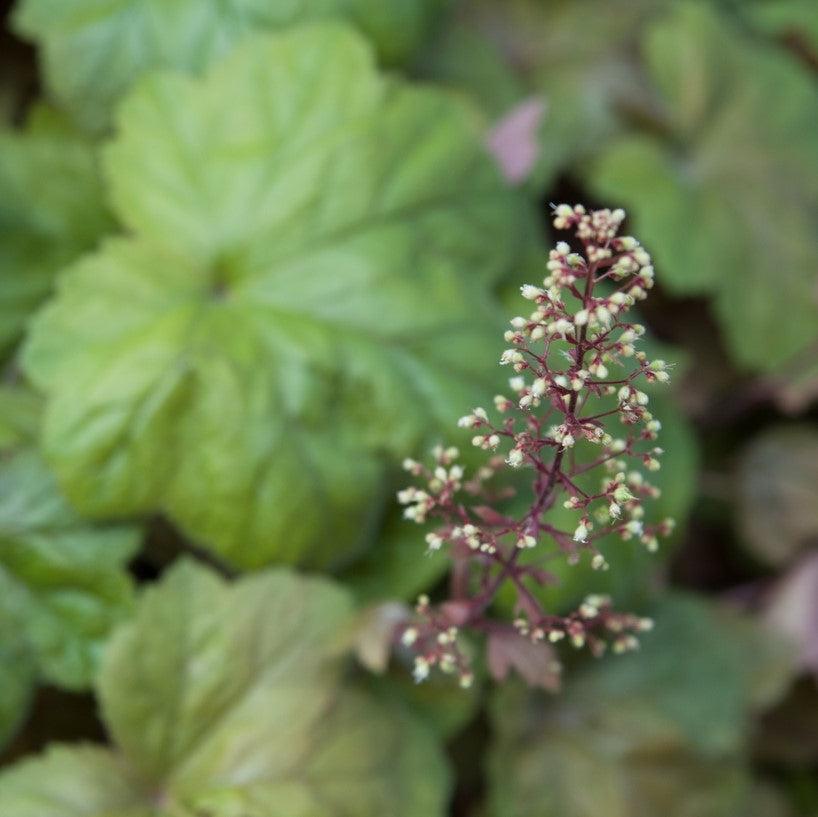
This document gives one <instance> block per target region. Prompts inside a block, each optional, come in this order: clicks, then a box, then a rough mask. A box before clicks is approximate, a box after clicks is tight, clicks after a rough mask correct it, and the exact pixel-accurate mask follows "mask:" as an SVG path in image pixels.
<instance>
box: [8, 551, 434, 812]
mask: <svg viewBox="0 0 818 817" xmlns="http://www.w3.org/2000/svg"><path fill="white" fill-rule="evenodd" d="M351 613H352V604H351V600H350V597H349V596H348V595H347V594H346V593H345V592H344V591H342V590H341V589H340V588H339V587H337V586H335V585H333V584H331V583H330V582H328V581H326V580H324V579H307V578H301V577H299V576H297V575H295V574H294V573H292V572H289V571H287V570H278V571H269V572H262V573H259V574H256V575H254V576H253V577H251V578H246V579H243V580H241V581H239V582H237V583H235V584H227V583H226V582H224V581H223V580H221V579H220V578H218V577H217V576H216V575H215V574H213V573H212V572H211V571H209V570H208V569H206V568H204V567H201V566H198V565H196V564H194V563H192V562H182V563H181V564H178V565H176V566H175V567H174V568H172V569H171V571H170V572H169V573H168V574H166V576H165V577H164V578H163V579H162V581H161V582H160V583H159V584H158V585H154V586H152V587H151V588H150V589H149V590H147V591H146V593H145V595H144V596H143V598H142V600H141V602H140V605H139V609H138V613H137V616H136V618H135V619H134V620H133V621H132V622H131V623H130V624H128V625H126V626H125V627H123V628H122V629H121V630H120V631H119V633H118V634H117V636H115V637H114V639H113V641H112V644H111V647H110V649H109V651H108V652H107V654H106V659H105V665H104V669H103V672H102V674H101V677H100V690H99V691H100V694H101V699H102V705H103V716H104V718H105V720H106V723H107V726H108V728H109V731H110V734H111V735H112V737H113V740H114V743H115V744H116V746H115V749H114V750H112V752H111V753H101V754H100V755H99V756H98V757H97V758H95V759H94V763H93V764H88V765H89V767H90V768H88V769H87V770H86V771H85V776H86V779H85V781H84V783H85V789H86V791H85V792H83V793H82V794H80V793H75V792H76V784H75V783H74V779H75V777H76V776H77V775H76V774H70V772H71V771H72V770H73V769H75V768H76V767H77V766H78V765H79V764H80V763H81V761H82V759H83V758H82V757H81V755H80V754H79V753H80V752H82V751H84V750H78V749H68V748H66V749H62V750H59V752H57V753H54V754H52V755H51V758H52V763H51V768H49V767H46V766H45V765H43V764H44V763H45V762H44V761H28V762H27V763H24V764H21V765H20V766H18V767H16V768H12V769H11V770H10V771H8V772H6V773H5V774H3V775H0V811H2V813H3V814H9V815H14V817H18V812H17V811H15V808H18V807H19V808H20V809H21V810H20V812H19V817H28V815H29V814H31V815H32V817H33V815H34V813H35V812H34V811H30V812H26V811H22V806H23V805H26V804H27V803H29V802H33V803H37V802H38V799H40V800H41V799H42V798H44V796H45V795H47V796H48V798H49V799H50V800H53V801H54V802H61V801H62V800H66V799H69V798H76V800H77V801H78V802H80V803H83V804H84V805H83V810H78V811H77V812H76V813H77V814H78V815H83V817H125V816H126V815H127V817H131V815H137V814H138V815H141V814H142V813H145V814H147V813H153V812H152V808H156V810H157V813H161V814H163V815H164V814H168V815H171V814H172V815H199V814H202V815H203V814H207V815H209V816H210V817H238V815H243V816H244V817H249V815H252V817H280V815H287V817H314V815H316V814H355V815H356V817H414V815H419V814H423V815H424V816H426V815H428V817H441V815H442V814H443V808H444V802H445V797H446V788H447V786H446V780H447V772H446V766H445V760H444V758H443V756H442V753H441V751H440V749H439V747H438V746H437V744H436V742H435V740H434V739H433V737H432V736H431V733H430V731H429V730H428V729H427V728H426V727H425V726H424V725H423V724H422V723H421V722H420V721H419V720H418V719H417V718H415V717H413V716H411V715H410V714H408V713H407V712H406V711H404V710H403V709H402V708H401V707H400V706H398V705H397V704H395V703H387V702H383V701H380V700H378V699H377V698H376V697H374V696H371V695H368V694H366V693H364V692H362V691H360V690H358V689H355V688H354V687H352V686H350V685H349V684H348V683H343V682H342V681H341V678H340V669H341V664H340V660H339V659H340V657H341V652H342V647H343V645H344V642H345V641H346V640H347V639H348V634H347V633H345V630H346V629H347V627H348V625H349V622H350V616H351ZM115 764H118V765H121V769H122V771H120V772H114V771H113V770H112V771H111V774H110V775H107V776H103V778H102V779H95V777H96V775H97V773H98V772H100V770H104V769H105V768H112V767H113V766H114V765H115ZM66 770H68V771H66ZM51 772H53V773H51ZM81 772H82V770H80V773H81ZM43 776H45V779H42V780H40V781H39V782H38V778H42V777H43ZM89 778H90V779H89ZM137 779H138V780H140V781H141V785H140V790H134V789H133V788H131V787H129V784H128V783H127V781H129V780H137ZM112 782H117V783H118V785H117V786H116V787H115V788H114V787H113V786H112V785H111V783H112ZM117 792H119V794H118V796H119V798H121V799H120V800H119V801H118V802H117V801H115V800H114V799H113V798H114V795H115V794H116V793H117ZM69 802H70V799H69ZM86 804H87V805H86ZM67 813H68V814H69V815H70V817H73V812H67ZM38 817H50V812H47V811H44V812H43V813H40V814H38Z"/></svg>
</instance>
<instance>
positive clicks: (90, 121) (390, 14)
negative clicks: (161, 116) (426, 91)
mask: <svg viewBox="0 0 818 817" xmlns="http://www.w3.org/2000/svg"><path fill="white" fill-rule="evenodd" d="M441 5H442V4H441V0H377V2H375V1H374V0H284V2H282V0H277V2H272V3H271V2H268V1H267V0H181V2H180V1H179V0H176V2H167V0H115V2H100V0H22V2H21V3H20V4H19V7H18V10H17V13H16V17H15V24H16V28H17V30H18V31H19V32H20V33H21V34H23V35H24V36H27V37H29V38H31V39H32V40H34V41H35V42H36V43H37V44H38V45H39V46H40V48H41V49H42V51H41V60H42V69H43V73H44V75H45V79H46V83H47V86H48V89H49V91H50V92H51V94H52V95H53V96H54V97H55V99H56V100H58V101H59V102H60V103H61V104H62V105H64V106H65V107H66V108H67V109H68V110H69V111H70V112H71V113H72V114H73V115H75V116H76V117H77V119H78V120H79V121H80V122H81V123H82V124H83V125H84V126H85V127H87V128H89V129H92V130H99V129H102V128H105V127H106V126H107V125H108V124H110V120H111V112H112V110H113V107H114V105H115V103H116V102H117V101H118V100H119V99H120V98H121V97H122V96H124V95H125V94H126V93H127V92H128V91H129V90H130V88H131V87H132V86H133V85H134V83H135V82H136V81H137V80H138V79H139V78H140V77H141V76H142V75H144V74H146V73H148V72H150V71H152V70H155V69H162V68H173V69H180V70H188V71H200V70H202V69H204V68H206V67H207V66H208V65H210V64H211V63H212V62H214V61H215V60H217V59H218V58H220V57H222V56H223V55H225V54H227V53H229V52H230V51H231V50H232V49H233V47H234V46H235V45H236V43H237V42H239V41H240V40H241V39H242V38H244V37H246V36H247V34H248V33H250V32H253V31H267V30H276V29H280V28H284V27H286V26H289V25H292V24H294V23H300V22H306V21H311V20H321V19H346V20H348V21H350V22H353V23H355V24H356V25H357V26H358V27H359V28H360V29H361V30H362V31H363V32H365V33H366V34H367V35H369V36H370V37H371V39H372V40H373V42H374V43H375V45H376V46H377V48H378V50H379V53H380V54H381V56H382V57H383V59H384V60H385V61H387V62H389V63H399V62H403V61H405V60H406V59H408V58H409V56H410V55H411V54H412V52H413V51H414V49H415V47H416V46H417V43H418V42H419V41H420V40H421V39H422V38H423V36H424V35H425V33H426V32H427V30H428V29H429V27H430V26H431V24H432V23H433V22H434V19H435V17H436V15H437V14H438V12H439V10H440V7H441Z"/></svg>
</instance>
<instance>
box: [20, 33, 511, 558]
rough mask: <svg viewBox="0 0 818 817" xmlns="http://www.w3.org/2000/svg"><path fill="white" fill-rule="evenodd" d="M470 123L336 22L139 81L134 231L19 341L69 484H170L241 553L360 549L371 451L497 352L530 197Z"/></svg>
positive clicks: (122, 172) (125, 180) (133, 110)
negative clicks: (199, 68) (384, 70)
mask: <svg viewBox="0 0 818 817" xmlns="http://www.w3.org/2000/svg"><path fill="white" fill-rule="evenodd" d="M473 125H474V122H473V117H472V112H471V110H470V109H469V108H467V107H465V106H463V105H462V104H461V102H460V101H459V100H457V99H455V98H453V97H451V96H449V95H447V94H444V93H440V92H436V91H432V90H419V89H416V88H412V87H409V86H406V85H402V84H398V83H396V82H394V81H391V80H385V79H384V78H382V77H381V76H379V75H378V74H377V72H376V71H375V69H374V66H373V62H372V57H371V54H370V53H369V51H368V49H367V47H366V45H365V43H364V42H363V41H361V40H360V38H358V37H357V36H356V35H354V34H353V33H352V32H350V31H348V30H345V29H342V28H340V27H334V26H325V27H307V28H302V29H297V30H293V31H291V32H289V33H287V34H283V35H280V36H278V37H270V38H263V39H255V40H254V41H253V42H250V43H247V44H246V45H245V46H243V47H242V48H240V49H239V50H238V51H237V52H236V53H235V54H234V55H233V56H232V57H231V58H230V59H229V60H228V61H226V62H224V63H222V64H221V65H219V66H218V67H216V68H215V69H214V70H213V71H212V72H211V73H210V74H209V75H208V77H207V78H206V79H205V80H204V81H191V80H187V79H184V78H182V77H179V76H162V77H155V78H152V79H150V80H148V81H146V82H145V83H143V84H142V86H141V87H140V89H139V90H138V91H137V92H136V93H135V94H134V96H132V97H131V98H130V99H129V100H128V101H127V102H126V103H125V105H124V107H123V109H122V113H121V120H120V136H119V137H118V139H117V140H116V141H115V143H114V145H113V147H112V148H111V149H110V151H109V153H108V156H107V166H108V171H109V177H110V183H111V186H112V191H113V198H114V201H115V204H116V209H117V211H118V213H119V215H120V216H121V217H122V219H123V220H124V222H125V224H126V225H127V226H128V227H130V228H131V229H132V230H133V231H134V232H135V233H136V236H135V237H132V238H128V239H121V240H116V241H111V242H109V243H108V244H106V245H105V247H104V248H103V250H102V251H101V252H100V253H98V254H97V255H94V256H90V257H87V258H85V259H84V260H82V261H81V262H79V263H78V264H77V265H76V266H75V267H74V268H73V269H72V270H70V271H68V272H67V273H66V275H65V277H64V278H63V280H62V285H61V288H60V292H59V294H58V296H57V298H56V299H55V300H54V301H53V302H52V304H51V305H50V306H49V307H47V308H46V309H45V310H44V311H43V312H42V313H41V315H40V316H39V319H38V320H37V321H36V323H35V325H34V326H33V328H32V332H31V335H30V338H29V343H28V344H27V347H26V350H25V355H24V357H25V366H26V369H27V371H28V373H29V374H30V375H31V377H32V378H33V379H34V381H35V382H36V383H37V384H38V385H39V386H40V387H42V388H43V389H44V390H45V391H46V392H47V393H48V395H49V398H50V399H49V405H48V408H47V412H46V420H45V448H46V451H47V454H48V457H49V459H50V461H51V462H52V463H53V464H54V466H55V468H56V470H57V473H58V475H59V476H60V479H61V482H62V484H63V485H64V487H65V490H66V491H67V493H68V495H69V497H70V498H71V500H72V501H73V502H75V503H76V505H77V506H78V507H79V508H80V509H81V510H82V511H83V512H85V513H90V514H95V515H96V514H121V513H134V512H141V511H148V510H151V509H155V508H162V509H164V510H166V511H167V512H168V514H169V515H170V516H171V517H172V518H173V519H174V520H175V521H176V522H178V523H179V524H180V525H181V526H182V527H183V528H184V529H185V530H186V531H187V532H188V533H189V534H190V535H191V536H192V537H194V538H195V539H197V540H200V541H201V542H202V543H203V544H204V545H206V546H209V547H212V548H213V549H214V550H216V551H217V552H218V553H220V554H221V555H222V556H224V557H225V558H227V559H229V560H230V561H231V562H232V563H234V564H236V565H239V566H243V567H255V566H258V565H261V564H264V563H266V562H269V561H271V560H281V561H291V562H296V561H298V562H301V563H308V564H311V565H320V566H325V565H328V564H331V565H333V566H337V565H338V564H339V563H343V561H345V560H346V559H347V558H349V556H350V555H353V554H354V553H355V551H356V550H357V549H358V547H359V546H360V544H361V541H362V535H363V534H368V533H369V531H368V529H367V525H368V521H369V520H370V519H371V516H370V515H371V514H373V513H375V512H377V510H378V509H377V504H376V503H373V501H372V496H373V492H374V486H375V485H376V484H378V482H379V479H380V467H379V465H378V462H377V460H376V458H375V454H376V453H380V452H382V451H383V450H384V449H385V448H388V449H389V450H390V451H392V452H396V453H401V452H405V451H407V450H408V449H409V447H410V446H412V445H414V444H415V443H416V442H417V441H418V440H419V439H420V438H421V437H423V436H425V435H427V434H430V433H433V429H434V426H435V423H436V422H438V421H442V422H444V423H445V424H446V425H447V426H448V425H449V424H450V423H451V422H452V419H453V418H454V417H456V416H457V415H458V412H460V411H462V407H463V406H464V405H466V406H468V405H471V404H473V401H474V400H476V399H478V398H484V397H485V396H486V395H485V390H486V388H487V386H486V383H487V381H488V380H490V379H491V376H492V374H493V372H492V369H493V367H492V365H491V361H493V360H496V354H497V352H498V350H499V344H498V340H499V339H498V338H496V337H495V335H494V331H495V326H494V311H493V309H492V307H493V304H492V302H491V301H490V299H489V297H488V295H487V286H486V285H487V283H488V282H489V281H491V280H494V279H496V278H497V277H498V276H499V275H500V274H502V273H503V272H504V271H505V269H506V268H507V267H508V265H509V264H510V263H511V261H512V260H513V259H514V257H515V255H516V252H517V250H516V248H515V241H516V239H517V238H518V237H519V226H518V224H517V222H516V219H517V218H518V217H521V216H522V217H524V216H525V211H523V210H521V209H520V204H521V200H520V199H518V198H517V197H516V196H514V195H513V194H512V193H511V192H510V191H508V190H506V188H505V187H504V186H503V184H502V183H501V181H500V180H499V177H498V174H497V171H496V169H495V168H494V167H493V165H492V163H491V161H490V159H489V158H488V157H487V156H486V154H485V153H484V151H483V148H482V146H481V144H480V142H479V140H478V139H477V138H476V133H475V131H474V128H473ZM487 361H488V362H489V363H488V368H487ZM486 372H488V373H489V374H488V375H486ZM305 509H306V512H305ZM342 519H343V520H346V522H348V524H345V525H342V526H341V527H340V529H338V520H342Z"/></svg>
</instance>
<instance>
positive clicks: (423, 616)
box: [397, 204, 673, 686]
mask: <svg viewBox="0 0 818 817" xmlns="http://www.w3.org/2000/svg"><path fill="white" fill-rule="evenodd" d="M624 218H625V213H624V211H622V210H613V211H611V210H607V209H605V210H595V211H591V212H587V211H586V209H585V208H584V207H582V206H581V205H577V206H575V207H571V206H569V205H567V204H561V205H559V206H557V207H555V208H554V227H555V228H556V229H558V230H571V231H573V233H574V235H575V237H576V239H577V244H578V245H581V247H582V250H581V252H573V251H572V249H571V247H570V246H569V245H568V243H566V242H564V241H560V242H559V243H558V244H557V246H556V248H555V249H553V250H552V251H551V253H550V256H549V259H550V260H549V261H548V276H547V277H546V278H545V280H544V281H543V285H542V286H541V287H539V286H534V285H530V284H527V285H525V286H523V287H522V288H521V292H522V296H523V297H524V298H525V299H526V300H528V301H531V302H532V303H533V304H534V307H535V308H534V311H533V312H532V313H531V314H530V315H529V316H528V317H516V318H513V319H512V320H511V327H512V328H511V329H510V330H509V331H507V332H506V334H505V339H506V341H507V342H508V343H509V344H510V348H509V349H507V350H506V351H504V352H503V354H502V357H501V359H500V363H501V364H502V365H504V366H509V367H511V368H512V369H513V370H514V372H515V373H516V374H515V376H514V377H512V378H511V380H510V381H509V384H510V387H511V390H512V391H513V392H514V394H515V395H516V397H515V399H511V398H509V397H506V396H504V395H498V396H497V397H495V399H494V403H495V408H496V411H497V414H498V419H497V420H496V421H495V420H493V419H492V418H491V417H490V416H489V413H488V412H487V411H486V410H485V409H484V408H475V409H474V411H472V413H471V414H468V415H466V416H465V417H461V418H460V420H459V422H458V425H459V426H461V427H462V428H468V429H472V430H473V431H474V432H475V435H474V437H473V439H472V443H473V444H474V445H475V446H477V447H478V448H480V449H483V450H485V451H486V452H499V451H501V450H502V452H503V453H502V454H499V453H491V454H489V459H488V462H487V464H486V465H485V466H484V467H482V468H480V469H479V470H478V471H477V472H476V473H475V474H474V475H473V476H472V477H470V478H467V477H466V475H465V472H464V468H463V467H462V466H461V465H459V464H457V459H458V451H457V449H456V448H444V447H443V446H438V447H436V448H435V449H434V451H433V458H434V463H433V465H432V466H431V467H426V466H425V465H423V464H421V463H419V462H416V461H414V460H406V461H405V462H404V467H405V469H406V470H407V471H409V472H410V473H411V474H412V475H413V476H415V477H420V478H422V479H423V481H424V485H423V486H422V487H416V486H415V487H409V488H406V489H405V490H402V491H400V492H399V494H398V499H399V501H400V502H401V503H402V504H403V505H405V506H406V508H405V511H404V515H405V516H406V518H407V519H411V520H413V521H415V522H417V523H420V524H422V523H425V522H427V520H434V521H436V522H437V525H436V527H435V528H434V530H432V531H431V532H429V533H427V535H426V543H427V545H428V547H429V549H430V550H432V551H439V550H441V549H442V548H444V547H445V548H447V549H448V553H449V555H450V557H451V560H452V569H451V574H450V584H449V587H450V597H449V598H448V599H446V600H445V601H443V602H441V603H439V604H432V603H431V602H430V600H429V598H428V597H426V596H421V597H420V598H419V599H418V603H417V607H416V613H417V615H416V617H415V618H414V620H413V621H411V622H409V623H406V624H405V625H403V626H402V628H401V629H400V631H399V632H398V634H397V636H398V637H399V639H400V641H401V642H402V644H403V645H404V646H405V647H407V648H410V649H411V650H412V651H413V653H414V677H415V679H416V680H417V681H422V680H424V679H425V678H427V677H428V675H429V673H430V671H431V669H432V668H433V667H439V668H440V669H441V670H442V671H443V672H445V673H450V674H457V675H458V676H459V679H460V683H461V684H462V685H463V686H469V685H470V684H471V683H472V679H473V675H472V670H471V668H470V661H469V659H468V657H467V655H466V652H465V651H464V649H463V647H462V644H460V643H459V640H458V638H459V633H460V632H461V631H462V630H463V629H464V628H466V629H470V630H473V631H477V632H481V633H485V634H487V635H488V636H489V638H490V639H492V638H494V639H497V638H504V637H505V638H508V639H510V640H515V641H518V642H519V641H520V639H524V642H523V643H525V644H526V645H529V647H539V648H541V649H542V650H543V651H544V652H545V653H547V654H548V661H549V662H550V663H549V666H550V667H551V669H552V670H553V671H554V672H556V671H558V669H559V663H558V662H557V661H556V659H555V658H554V657H553V655H552V654H551V650H550V647H549V646H548V644H549V643H556V642H558V641H561V640H563V639H565V638H567V639H568V641H570V643H571V644H573V646H574V647H576V648H582V647H584V646H587V647H588V648H589V649H590V650H591V652H592V653H593V654H594V655H597V656H599V655H601V654H602V653H603V652H604V651H605V649H606V648H607V646H608V645H609V644H610V645H611V646H612V649H613V651H614V652H617V653H621V652H626V651H629V650H632V649H635V648H636V647H637V646H638V641H637V637H636V634H637V633H639V632H642V631H645V630H648V629H650V628H651V626H652V622H651V621H650V620H649V619H645V618H641V617H639V616H636V615H633V614H629V613H620V612H616V611H615V610H614V609H613V607H612V603H611V600H610V598H608V597H607V596H600V595H591V596H588V597H587V598H586V599H585V601H584V603H583V604H582V605H581V606H580V607H579V609H577V610H576V611H574V612H572V613H570V614H569V615H557V614H554V613H550V612H548V611H547V610H545V609H543V606H542V604H541V603H540V601H539V600H538V599H537V597H536V596H535V594H534V593H533V592H532V590H531V586H532V584H545V583H548V582H550V581H553V580H554V577H553V576H552V575H551V574H549V573H548V572H547V571H546V570H544V569H543V568H542V563H543V562H545V561H546V560H547V559H549V558H553V557H554V556H559V555H562V556H563V557H564V558H566V559H567V560H568V562H569V563H570V564H577V563H578V562H579V560H580V559H581V558H583V557H584V555H585V554H587V557H588V558H589V559H590V562H591V566H592V567H593V568H594V569H596V570H607V569H608V562H607V560H606V556H605V554H604V553H603V552H602V550H601V548H600V543H601V542H602V540H603V539H604V538H605V537H606V536H608V535H609V534H612V533H613V534H617V535H618V536H619V537H620V538H621V539H623V540H629V539H632V538H634V537H638V539H639V540H640V542H641V543H642V544H643V545H644V546H645V547H646V548H647V549H648V550H649V551H654V550H656V548H657V547H658V537H660V536H666V535H667V534H669V533H670V531H671V530H672V527H673V523H672V520H670V519H665V520H663V521H661V522H660V523H658V524H646V523H645V522H644V521H643V516H644V510H643V507H642V503H643V500H645V499H652V498H656V497H657V496H658V494H659V490H658V488H656V487H655V486H653V485H651V484H650V483H649V482H648V481H647V480H646V479H645V476H644V472H645V471H648V472H651V471H656V470H658V469H659V467H660V463H659V457H660V456H661V454H662V449H661V448H658V447H657V446H656V444H655V441H656V439H657V435H658V432H659V430H660V428H661V426H660V423H659V421H658V420H656V419H654V417H653V416H652V414H651V413H650V411H649V410H648V408H647V406H648V395H647V394H645V392H644V391H641V390H640V388H639V387H640V385H641V384H643V383H653V382H657V381H658V382H666V381H667V380H668V379H669V372H668V365H667V364H666V363H665V362H664V361H662V360H653V361H650V360H648V358H647V356H646V354H645V353H644V352H642V351H637V349H636V344H637V342H638V341H639V339H640V338H641V336H642V335H643V334H644V331H645V329H644V327H643V326H641V325H640V324H638V323H634V322H631V321H629V320H628V318H627V314H628V312H629V310H630V308H631V307H632V306H633V305H634V304H635V303H636V302H637V301H641V300H643V299H644V298H646V297H647V293H648V290H649V289H650V288H651V287H652V286H653V276H654V271H653V267H652V266H651V258H650V256H649V255H648V253H647V252H646V251H645V250H644V249H643V248H642V247H641V246H640V244H639V242H638V241H637V240H636V239H635V238H632V237H630V236H619V235H618V232H619V228H620V226H621V224H622V221H623V219H624ZM617 421H618V424H617ZM618 426H621V429H620V428H619V427H618ZM505 467H509V468H512V469H529V470H530V471H531V472H532V477H533V482H532V485H531V500H530V503H529V504H528V507H527V508H526V509H525V510H524V511H523V512H522V513H521V514H515V515H508V512H507V511H504V510H503V504H504V502H505V500H507V499H508V497H509V496H510V495H512V494H513V493H514V492H513V490H511V489H509V488H506V489H498V488H497V487H496V486H495V485H494V484H493V483H494V477H495V475H496V474H497V473H498V472H499V471H501V470H502V469H504V468H505ZM597 474H598V481H597V480H593V479H590V478H593V477H594V476H596V475H597ZM581 485H582V486H584V487H581ZM589 485H591V486H593V487H589ZM558 501H560V502H562V503H563V504H564V506H565V507H566V508H568V509H570V510H573V511H576V525H575V526H573V530H562V529H560V528H559V527H557V526H555V525H554V524H552V523H551V522H550V521H549V510H551V509H552V508H553V507H554V505H555V503H556V502H558ZM532 549H535V550H539V551H541V552H542V558H541V559H536V558H533V559H532V558H530V557H529V558H526V559H525V560H523V559H521V554H523V553H526V552H528V551H530V550H532ZM536 555H537V554H536V553H535V554H532V556H536ZM508 583H510V584H511V586H512V587H513V591H514V595H515V598H516V601H515V611H516V613H515V615H516V618H515V619H514V621H513V623H512V622H506V623H504V622H502V621H498V620H496V619H495V618H494V617H492V615H491V608H492V602H493V601H494V600H495V598H496V597H497V595H498V593H499V592H500V591H501V590H502V589H503V588H504V586H505V585H506V584H508ZM528 660H530V658H529V659H528ZM489 663H490V664H491V655H490V656H489ZM510 663H512V664H513V663H515V661H514V659H511V661H510ZM516 663H518V664H519V661H517V662H516ZM518 668H519V667H518ZM501 674H502V671H501ZM524 674H525V673H524Z"/></svg>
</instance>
